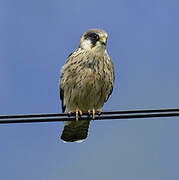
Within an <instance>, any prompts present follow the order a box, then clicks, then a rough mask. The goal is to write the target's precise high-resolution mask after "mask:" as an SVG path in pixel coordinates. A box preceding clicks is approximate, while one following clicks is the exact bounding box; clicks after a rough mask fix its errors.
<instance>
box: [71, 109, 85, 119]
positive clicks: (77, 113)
mask: <svg viewBox="0 0 179 180" xmlns="http://www.w3.org/2000/svg"><path fill="white" fill-rule="evenodd" d="M73 113H75V114H76V121H78V117H79V116H78V115H79V114H80V116H82V114H83V112H82V111H81V110H80V109H79V108H78V107H77V108H76V110H75V111H74V110H71V111H69V112H68V114H69V115H71V114H73Z"/></svg>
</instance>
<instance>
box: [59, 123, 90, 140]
mask: <svg viewBox="0 0 179 180" xmlns="http://www.w3.org/2000/svg"><path fill="white" fill-rule="evenodd" d="M89 124H90V121H89V120H80V121H72V122H65V125H64V129H63V132H62V135H61V139H62V140H63V141H65V142H75V141H76V142H82V141H83V140H84V139H86V138H87V136H88V128H89Z"/></svg>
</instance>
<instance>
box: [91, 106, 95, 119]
mask: <svg viewBox="0 0 179 180" xmlns="http://www.w3.org/2000/svg"><path fill="white" fill-rule="evenodd" d="M92 111H93V120H94V119H95V109H94V108H93V110H92Z"/></svg>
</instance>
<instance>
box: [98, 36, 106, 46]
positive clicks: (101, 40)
mask: <svg viewBox="0 0 179 180" xmlns="http://www.w3.org/2000/svg"><path fill="white" fill-rule="evenodd" d="M99 42H100V43H101V44H102V45H103V46H106V37H101V38H100V40H99Z"/></svg>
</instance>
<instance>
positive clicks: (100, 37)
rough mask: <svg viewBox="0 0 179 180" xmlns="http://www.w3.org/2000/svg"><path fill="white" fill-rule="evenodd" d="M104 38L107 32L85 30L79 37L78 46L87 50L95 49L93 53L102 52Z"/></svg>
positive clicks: (105, 38) (104, 42)
mask: <svg viewBox="0 0 179 180" xmlns="http://www.w3.org/2000/svg"><path fill="white" fill-rule="evenodd" d="M106 40H107V33H105V32H104V31H98V30H91V31H87V32H86V33H85V34H84V35H83V36H82V38H81V42H80V47H81V48H83V49H85V50H88V51H89V50H92V51H95V53H104V51H105V49H106Z"/></svg>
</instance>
